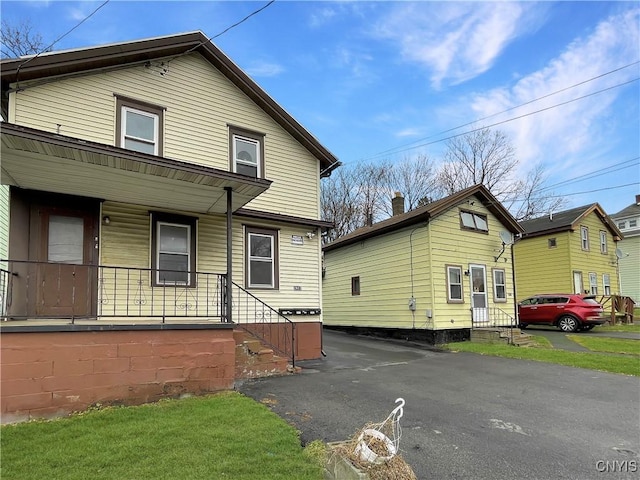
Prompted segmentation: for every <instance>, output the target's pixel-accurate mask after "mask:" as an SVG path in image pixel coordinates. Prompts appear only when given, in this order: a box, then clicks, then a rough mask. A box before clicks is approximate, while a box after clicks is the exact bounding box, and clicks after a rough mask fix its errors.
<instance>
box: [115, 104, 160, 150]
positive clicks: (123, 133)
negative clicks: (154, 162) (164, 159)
mask: <svg viewBox="0 0 640 480" xmlns="http://www.w3.org/2000/svg"><path fill="white" fill-rule="evenodd" d="M127 112H132V113H136V114H138V115H142V116H144V117H150V118H151V119H153V141H150V140H149V139H148V138H142V137H135V136H133V135H126V132H127ZM120 121H121V123H122V125H121V132H120V145H121V146H122V147H123V148H124V146H125V141H126V140H127V139H130V140H134V141H136V142H140V143H145V144H147V145H153V154H154V155H158V145H159V143H160V142H159V137H158V131H159V124H160V118H159V117H158V115H157V114H155V113H152V112H147V111H144V110H139V109H137V108H132V107H129V106H126V105H123V106H122V115H121V120H120Z"/></svg>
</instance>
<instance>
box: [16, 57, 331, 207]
mask: <svg viewBox="0 0 640 480" xmlns="http://www.w3.org/2000/svg"><path fill="white" fill-rule="evenodd" d="M21 87H22V88H24V90H21V91H20V92H19V93H18V94H12V96H11V99H12V103H11V106H10V118H9V121H10V122H13V123H17V124H19V125H24V126H28V127H33V128H37V129H41V130H45V131H48V132H57V131H59V133H61V134H63V135H68V136H71V137H77V138H81V139H86V140H91V141H95V142H100V143H104V144H108V145H115V143H116V131H115V130H116V129H115V118H116V112H115V104H116V99H115V96H114V94H118V95H123V96H126V97H130V98H133V99H136V100H139V101H144V102H148V103H152V104H155V105H158V106H161V107H165V108H166V111H165V116H164V122H165V123H164V135H163V140H164V141H163V143H164V156H166V157H168V158H173V159H178V160H181V161H186V162H191V163H195V164H202V165H207V166H210V167H215V168H219V169H222V170H229V138H228V126H229V125H233V126H238V127H244V128H247V129H249V130H253V131H257V132H259V133H263V134H265V176H266V178H267V179H269V180H272V181H273V184H272V186H271V188H270V189H269V190H268V191H267V192H265V193H264V194H262V195H261V196H260V197H259V198H257V199H255V200H254V201H252V202H251V203H250V204H249V205H248V206H247V207H248V208H253V209H257V210H264V211H269V212H274V213H282V214H286V215H293V216H300V217H307V218H318V216H319V164H318V160H317V159H316V158H315V157H313V156H312V155H311V154H310V153H309V152H308V151H307V150H306V149H305V148H304V147H302V145H300V144H299V143H298V142H297V141H295V140H294V139H293V138H292V137H291V136H290V135H289V134H288V133H287V132H286V131H284V130H283V129H282V128H281V127H280V126H279V125H278V124H277V123H276V122H275V121H274V120H273V119H272V118H271V117H270V116H269V115H267V114H266V113H265V112H264V111H263V110H262V109H260V108H259V107H258V106H257V105H256V104H255V103H253V101H251V100H250V99H249V98H248V97H247V96H246V95H245V94H244V93H242V92H241V91H240V90H239V89H238V88H237V87H236V86H235V85H233V84H232V83H231V82H230V81H228V80H227V79H226V77H224V76H223V75H222V74H220V73H219V72H218V71H217V70H216V69H215V68H214V67H213V66H212V65H211V64H209V63H208V62H207V61H205V60H204V59H203V58H202V57H201V56H200V55H199V54H195V53H194V54H192V55H187V56H182V57H178V58H175V59H174V60H172V61H171V63H170V65H169V70H168V72H167V73H166V74H165V75H160V73H159V70H158V69H155V68H146V67H145V66H144V65H139V66H134V67H129V68H124V69H113V70H107V71H103V72H97V73H93V74H88V75H84V76H76V77H72V78H60V79H57V80H54V81H52V82H50V83H45V84H41V85H36V84H33V85H29V84H28V83H26V82H25V83H21Z"/></svg>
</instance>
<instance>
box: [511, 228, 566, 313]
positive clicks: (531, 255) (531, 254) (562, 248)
mask: <svg viewBox="0 0 640 480" xmlns="http://www.w3.org/2000/svg"><path fill="white" fill-rule="evenodd" d="M551 238H555V239H556V246H555V247H552V248H549V239H551ZM571 241H572V238H571V233H570V232H561V233H557V234H553V235H545V236H542V237H534V238H530V239H525V240H521V241H518V242H517V243H516V244H515V245H514V248H513V250H514V255H515V266H516V288H517V295H518V300H523V299H524V298H526V297H529V296H531V295H535V294H538V293H564V292H572V291H573V271H572V269H571V261H570V255H569V248H570V243H571Z"/></svg>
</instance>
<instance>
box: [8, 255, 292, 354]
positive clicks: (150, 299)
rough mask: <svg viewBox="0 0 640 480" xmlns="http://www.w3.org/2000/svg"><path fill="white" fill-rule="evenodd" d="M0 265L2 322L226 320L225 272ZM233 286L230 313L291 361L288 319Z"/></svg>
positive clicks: (14, 262)
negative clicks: (2, 266) (134, 319)
mask: <svg viewBox="0 0 640 480" xmlns="http://www.w3.org/2000/svg"><path fill="white" fill-rule="evenodd" d="M1 262H4V263H1ZM0 264H2V265H6V266H7V268H6V269H4V268H3V269H0V319H1V320H4V321H10V320H22V321H30V320H52V321H55V320H56V319H58V320H68V321H69V322H70V323H72V324H73V323H76V322H78V321H81V320H95V321H100V320H103V319H109V320H111V321H114V320H116V319H118V320H127V319H130V318H136V319H149V320H156V321H158V322H160V323H166V322H171V321H179V320H185V319H191V320H195V319H197V320H198V321H208V320H217V321H221V322H226V321H228V319H229V315H227V314H226V282H227V277H226V275H225V274H221V273H209V272H189V273H188V274H185V272H183V271H177V270H161V271H159V270H154V269H151V268H130V267H116V266H105V265H77V264H65V263H52V262H32V261H22V260H2V259H0ZM176 278H182V279H183V280H184V282H183V283H179V282H177V281H175V279H176ZM168 279H173V281H171V282H170V281H169V280H168ZM185 283H188V284H185ZM231 289H232V303H231V320H232V321H233V322H234V323H236V324H238V326H239V327H241V328H243V329H244V330H246V331H248V332H250V333H251V334H253V335H255V336H257V337H259V338H260V339H261V340H262V341H263V342H265V343H266V344H267V345H269V346H270V347H271V348H273V349H274V350H275V351H277V352H278V353H279V354H280V355H283V356H285V357H286V358H288V359H290V360H291V361H292V362H294V361H295V343H294V342H295V324H294V322H293V321H291V320H290V319H288V318H287V317H285V316H284V315H282V314H281V313H279V312H278V311H277V310H275V309H274V308H272V307H270V306H269V305H267V304H266V303H265V302H264V301H262V300H260V299H259V298H257V297H256V296H255V295H253V294H252V293H250V292H248V291H247V290H245V289H244V288H242V287H241V286H239V285H237V284H235V283H232V287H231Z"/></svg>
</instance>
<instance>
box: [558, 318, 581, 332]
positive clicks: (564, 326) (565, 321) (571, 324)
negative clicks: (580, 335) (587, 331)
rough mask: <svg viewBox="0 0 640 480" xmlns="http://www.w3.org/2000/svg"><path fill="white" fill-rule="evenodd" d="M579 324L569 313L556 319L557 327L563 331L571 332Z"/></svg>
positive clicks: (576, 328) (575, 329)
mask: <svg viewBox="0 0 640 480" xmlns="http://www.w3.org/2000/svg"><path fill="white" fill-rule="evenodd" d="M579 326H580V325H579V323H578V320H576V319H575V318H573V317H572V316H570V315H564V316H563V317H560V320H558V328H559V329H560V330H562V331H563V332H567V333H573V332H575V331H577V330H578V327H579Z"/></svg>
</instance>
